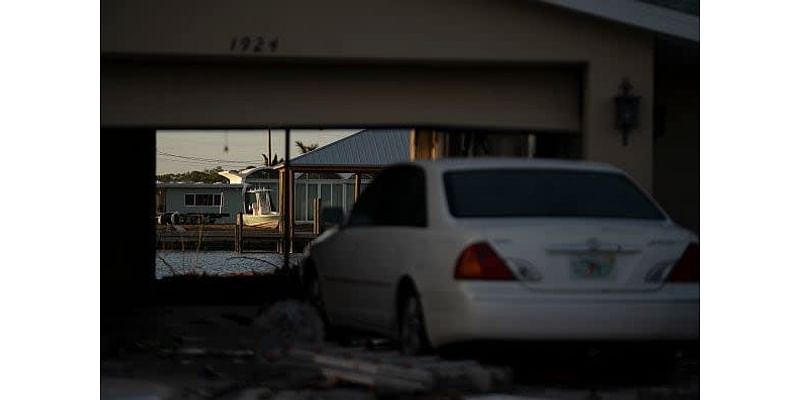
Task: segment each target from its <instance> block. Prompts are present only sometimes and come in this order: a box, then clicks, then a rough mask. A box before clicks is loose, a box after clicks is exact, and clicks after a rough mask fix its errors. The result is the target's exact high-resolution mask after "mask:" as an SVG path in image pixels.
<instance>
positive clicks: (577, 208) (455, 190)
mask: <svg viewBox="0 0 800 400" xmlns="http://www.w3.org/2000/svg"><path fill="white" fill-rule="evenodd" d="M444 184H445V191H446V194H447V202H448V206H449V208H450V213H451V214H452V215H453V216H454V217H457V218H492V217H590V218H632V219H658V220H663V219H665V216H664V214H663V213H662V212H661V211H660V210H659V209H658V208H657V207H656V206H655V205H654V204H653V202H652V201H650V199H649V198H648V197H647V196H646V195H645V194H644V193H643V192H642V191H641V190H640V189H639V188H638V187H637V186H636V185H635V184H634V183H633V182H631V180H630V179H628V178H627V177H625V176H624V175H620V174H616V173H606V172H587V171H569V170H541V169H536V170H532V169H528V170H524V169H523V170H520V169H493V170H468V171H453V172H447V173H445V174H444Z"/></svg>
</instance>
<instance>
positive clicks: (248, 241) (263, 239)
mask: <svg viewBox="0 0 800 400" xmlns="http://www.w3.org/2000/svg"><path fill="white" fill-rule="evenodd" d="M240 232H241V237H239V235H240V234H239V231H237V229H236V225H233V224H224V225H223V224H218V225H182V226H180V227H179V228H177V230H176V229H175V228H173V227H169V226H167V225H157V226H156V243H157V248H158V249H162V250H173V249H174V250H182V249H183V250H185V249H195V248H198V247H199V248H201V249H203V250H230V251H240V252H245V251H279V249H280V244H281V242H282V240H283V233H281V232H280V231H279V230H278V229H275V228H259V227H250V226H243V227H241V231H240ZM317 236H318V235H317V234H315V233H314V232H313V225H295V232H294V234H293V235H292V240H293V245H294V249H295V251H299V250H300V249H302V248H303V247H305V245H306V244H308V242H310V241H311V240H313V239H314V238H316V237H317ZM237 242H238V243H239V245H237Z"/></svg>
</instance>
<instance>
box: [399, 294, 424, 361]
mask: <svg viewBox="0 0 800 400" xmlns="http://www.w3.org/2000/svg"><path fill="white" fill-rule="evenodd" d="M401 304H402V307H401V309H400V318H399V324H398V325H399V327H398V328H399V336H400V350H401V351H402V352H403V353H404V354H408V355H417V354H425V353H428V352H430V350H431V345H430V341H429V340H428V334H427V331H426V329H425V318H423V314H422V304H421V303H420V301H419V297H417V295H416V294H409V295H407V296H406V297H405V299H404V300H403V302H402V303H401Z"/></svg>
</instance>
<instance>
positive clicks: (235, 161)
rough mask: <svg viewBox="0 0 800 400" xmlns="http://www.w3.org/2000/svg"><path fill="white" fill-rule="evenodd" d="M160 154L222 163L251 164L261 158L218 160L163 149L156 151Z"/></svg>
mask: <svg viewBox="0 0 800 400" xmlns="http://www.w3.org/2000/svg"><path fill="white" fill-rule="evenodd" d="M158 153H159V154H161V155H164V156H169V157H177V158H182V159H187V160H196V161H209V162H222V163H233V164H251V163H257V162H261V160H219V159H216V158H204V157H194V156H182V155H179V154H172V153H167V152H163V151H159V152H158Z"/></svg>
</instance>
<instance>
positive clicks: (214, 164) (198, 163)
mask: <svg viewBox="0 0 800 400" xmlns="http://www.w3.org/2000/svg"><path fill="white" fill-rule="evenodd" d="M158 159H159V160H161V161H162V162H173V163H180V164H187V165H195V166H200V167H222V166H231V167H241V166H243V165H245V164H230V163H218V162H211V161H192V160H180V159H172V158H163V157H159V158H158ZM250 165H252V164H250ZM246 166H249V165H246ZM254 166H255V165H254Z"/></svg>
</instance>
